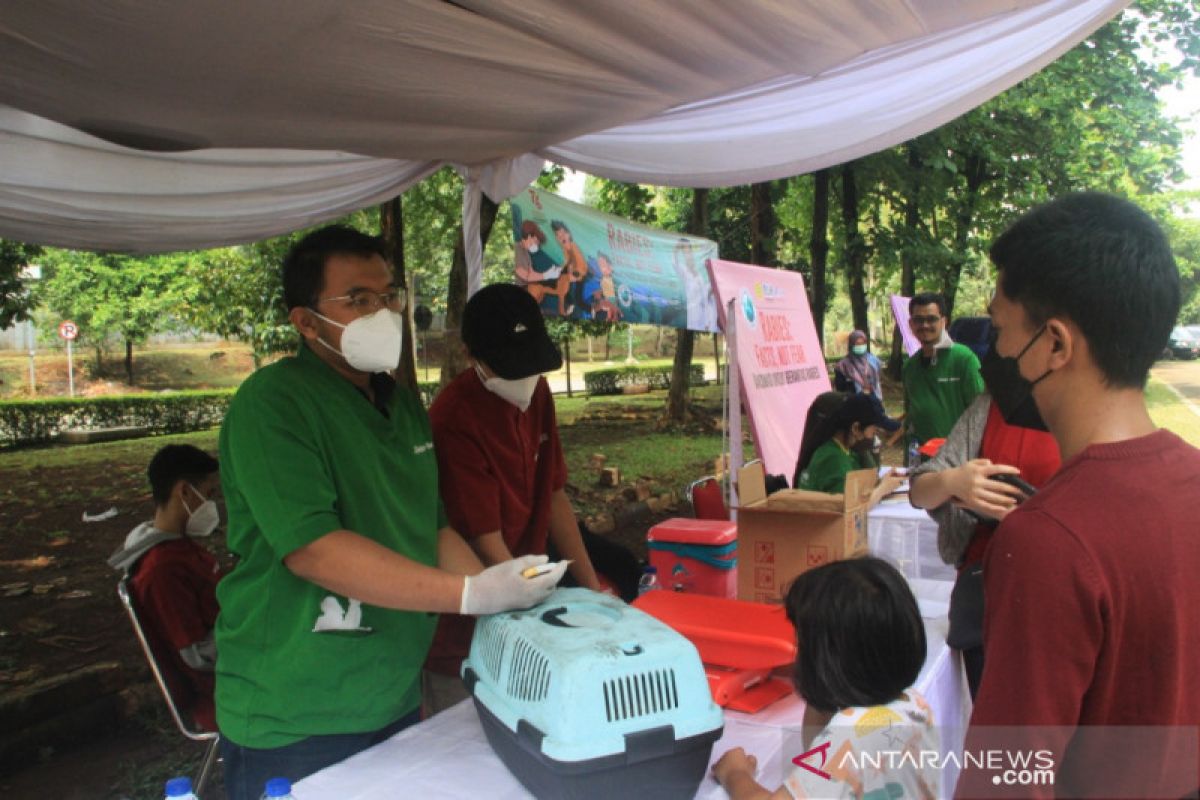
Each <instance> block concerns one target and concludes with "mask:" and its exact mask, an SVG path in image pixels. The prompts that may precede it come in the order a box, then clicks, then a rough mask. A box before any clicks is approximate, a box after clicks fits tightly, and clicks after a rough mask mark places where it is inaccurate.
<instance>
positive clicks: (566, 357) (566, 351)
mask: <svg viewBox="0 0 1200 800" xmlns="http://www.w3.org/2000/svg"><path fill="white" fill-rule="evenodd" d="M562 352H563V361H564V362H565V363H566V365H567V397H570V396H571V340H570V339H563V340H562Z"/></svg>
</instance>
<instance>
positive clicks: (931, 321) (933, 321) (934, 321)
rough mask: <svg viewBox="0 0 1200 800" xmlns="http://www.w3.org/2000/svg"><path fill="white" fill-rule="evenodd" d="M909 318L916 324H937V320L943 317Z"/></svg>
mask: <svg viewBox="0 0 1200 800" xmlns="http://www.w3.org/2000/svg"><path fill="white" fill-rule="evenodd" d="M909 319H911V320H912V322H913V324H914V325H936V324H937V321H938V320H940V319H941V317H933V316H920V317H909Z"/></svg>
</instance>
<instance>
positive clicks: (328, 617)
mask: <svg viewBox="0 0 1200 800" xmlns="http://www.w3.org/2000/svg"><path fill="white" fill-rule="evenodd" d="M384 254H385V251H384V249H383V243H382V241H381V240H380V239H378V238H375V237H370V236H367V235H365V234H362V233H359V232H358V231H354V230H351V229H349V228H344V227H329V228H324V229H321V230H319V231H316V232H314V233H311V234H309V235H308V236H306V237H305V238H304V239H302V240H301V241H300V242H299V243H297V244H296V245H295V246H294V247H293V248H292V250H291V252H290V253H289V254H288V256H287V258H286V259H285V261H284V264H283V291H284V299H285V301H286V303H287V307H288V319H289V320H290V321H291V323H292V325H293V326H294V327H295V328H296V330H297V331H298V332H299V333H300V335H301V337H302V344H301V346H300V349H299V352H298V353H297V354H296V355H295V356H293V357H290V358H284V359H282V360H280V361H278V362H276V363H274V364H271V365H270V366H267V367H264V368H262V369H260V370H258V371H257V372H255V373H254V374H253V375H251V376H250V377H249V378H247V379H246V381H245V382H244V383H243V384H242V386H241V388H240V389H239V390H238V393H237V395H236V396H235V397H234V399H233V402H232V404H231V405H230V408H229V413H228V414H227V415H226V418H225V423H224V425H222V427H221V436H220V453H221V466H222V470H221V480H222V488H223V491H224V494H225V502H226V508H227V511H228V515H229V535H228V544H229V549H230V550H231V551H233V553H234V554H235V555H236V556H237V557H238V561H237V564H236V565H235V566H234V568H233V570H232V571H231V572H230V574H229V575H228V576H226V577H225V578H224V579H223V580H222V581H221V583H220V585H219V586H218V587H217V599H218V602H219V603H220V607H221V611H220V616H219V617H218V619H217V627H216V643H217V653H218V659H217V667H216V676H217V681H216V705H217V724H218V727H219V728H220V732H221V754H222V757H223V759H224V771H225V781H226V790H227V794H228V796H229V797H230V799H231V800H243V799H245V800H253V799H254V798H257V797H259V796H260V794H261V792H262V787H263V784H264V782H265V781H266V780H267V779H268V778H271V777H286V778H290V779H291V780H293V781H295V780H299V779H300V778H303V777H304V776H306V775H309V774H311V773H313V772H316V771H317V770H319V769H322V768H323V767H325V766H328V765H330V764H333V763H336V762H338V761H341V760H343V759H345V758H347V757H348V756H350V755H353V754H354V753H356V752H358V751H359V750H363V749H365V748H367V747H369V746H371V745H372V744H375V743H377V742H379V741H382V740H383V739H385V738H387V737H389V736H391V735H392V734H393V733H395V732H396V731H398V730H400V729H402V728H404V727H406V726H407V725H410V724H412V723H413V722H415V721H417V716H418V715H417V708H418V705H419V702H420V669H421V664H422V663H423V662H424V660H425V655H426V652H427V650H428V649H429V643H430V640H431V639H432V637H433V630H434V625H435V622H436V617H435V613H438V612H457V613H461V614H475V615H478V614H490V613H495V612H498V611H504V610H507V609H510V608H525V607H528V606H531V605H534V604H535V603H537V602H540V601H541V600H543V599H545V598H546V597H547V596H548V595H549V593H550V592H551V591H552V590H553V588H554V585H555V584H556V583H557V582H558V579H559V578H560V577H561V576H562V573H563V569H564V568H565V565H562V564H560V565H556V566H555V567H554V568H553V569H552V570H551V571H549V572H547V573H546V574H544V575H541V576H538V577H534V578H525V577H523V576H522V571H523V570H525V569H527V568H529V567H530V566H535V565H539V564H542V563H545V561H546V558H545V556H526V557H525V558H521V559H514V560H511V561H506V562H503V563H500V564H497V565H495V566H493V567H490V568H488V569H486V570H484V569H483V567H482V565H481V564H480V562H479V560H478V558H476V556H475V554H474V553H473V552H472V551H471V548H470V547H468V546H467V544H466V543H465V542H464V541H463V540H462V538H461V537H460V536H459V535H458V533H456V532H455V531H454V530H453V529H451V528H450V527H448V526H447V525H446V519H445V512H444V511H443V509H442V505H441V502H440V500H439V499H438V477H437V461H436V459H435V457H434V452H433V437H432V434H431V432H430V426H429V419H428V417H427V416H426V414H425V410H424V408H423V407H422V406H421V403H420V401H419V399H418V398H417V395H416V393H415V392H414V391H412V390H410V389H409V388H407V387H403V386H399V385H397V383H396V380H395V377H394V370H395V369H396V366H397V364H398V363H399V360H400V352H401V344H402V330H403V318H402V316H401V312H403V310H404V305H405V300H404V298H405V296H404V293H403V288H402V287H400V286H398V285H397V282H396V279H395V276H394V274H393V272H392V269H391V267H390V266H389V265H388V263H387V260H386V258H385V255H384Z"/></svg>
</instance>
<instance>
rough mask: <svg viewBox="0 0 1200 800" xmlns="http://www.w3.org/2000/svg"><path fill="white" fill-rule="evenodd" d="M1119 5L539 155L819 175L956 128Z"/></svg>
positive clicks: (740, 97) (1071, 5)
mask: <svg viewBox="0 0 1200 800" xmlns="http://www.w3.org/2000/svg"><path fill="white" fill-rule="evenodd" d="M1124 5H1125V4H1124V3H1123V2H1112V0H1090V1H1089V2H1084V3H1075V2H1070V1H1069V0H1055V2H1049V3H1043V4H1040V5H1038V6H1036V7H1033V8H1027V9H1022V10H1019V11H1015V12H1013V13H1011V14H1007V15H1004V16H1002V17H998V18H993V19H989V20H985V21H981V22H978V23H974V24H971V25H967V26H964V27H963V28H960V29H956V30H954V31H946V32H941V33H936V34H931V35H929V36H926V37H922V38H921V39H919V40H915V41H909V42H902V43H898V44H896V45H892V46H890V47H888V48H886V49H883V50H880V51H875V52H871V53H865V54H863V55H862V56H861V57H859V58H857V59H855V60H853V61H851V62H850V63H847V64H845V65H842V66H840V67H838V68H836V69H833V70H830V71H829V72H827V73H825V74H822V75H818V76H806V75H793V76H788V77H786V78H781V79H777V80H774V81H771V82H769V83H767V84H763V85H759V86H755V87H751V88H749V89H745V90H742V91H738V92H734V93H731V94H728V95H724V96H722V97H718V98H714V99H712V100H707V101H702V102H698V103H692V104H690V105H687V106H683V107H680V108H678V109H675V110H672V111H669V112H666V113H663V114H659V115H656V116H655V117H653V118H651V119H648V120H645V121H643V122H636V123H630V124H627V125H621V126H618V127H615V128H611V129H609V130H606V131H600V132H597V133H592V134H587V135H585V136H581V137H579V138H577V139H574V140H571V141H568V142H563V143H562V144H558V145H553V146H550V147H546V148H543V149H542V150H541V151H540V152H541V153H542V155H544V156H545V157H546V158H547V159H549V160H551V161H555V162H557V163H560V164H563V165H565V166H568V167H572V168H574V169H579V170H582V171H584V172H590V173H593V174H596V175H602V176H604V177H606V178H611V179H614V180H621V181H630V182H638V183H652V184H659V185H669V186H692V187H706V186H729V185H740V184H748V183H757V182H760V181H766V180H773V179H775V178H780V177H784V176H789V175H800V174H804V173H808V172H813V171H816V170H818V169H823V168H825V167H829V166H832V165H834V164H841V163H845V162H847V161H851V160H853V159H855V158H859V157H861V156H864V155H868V154H870V153H873V152H876V151H878V150H882V149H884V148H887V147H891V146H892V145H896V144H899V143H900V142H903V141H906V140H908V139H911V138H913V137H915V136H918V135H920V134H922V133H925V132H927V131H930V130H932V129H933V128H936V127H938V126H939V125H942V124H944V123H946V122H949V121H950V120H952V119H953V118H955V117H957V116H959V115H960V114H963V113H965V112H967V111H969V110H971V109H972V108H974V107H975V106H977V105H979V104H980V103H982V102H984V101H985V100H987V99H988V98H990V97H992V96H993V95H995V94H998V93H999V92H1001V91H1002V90H1004V89H1006V88H1008V87H1009V86H1011V85H1013V84H1015V83H1017V82H1019V81H1020V80H1022V79H1023V78H1026V77H1028V76H1029V75H1031V74H1033V73H1034V72H1036V71H1037V70H1039V69H1041V68H1042V67H1044V66H1045V65H1046V64H1048V63H1050V62H1051V61H1053V60H1054V59H1055V58H1057V57H1058V56H1059V55H1061V54H1062V53H1064V52H1065V51H1067V50H1068V49H1070V48H1071V47H1072V46H1074V45H1075V44H1076V43H1078V42H1079V41H1080V40H1081V39H1083V38H1084V37H1085V36H1087V34H1089V33H1091V32H1092V31H1093V30H1095V29H1096V28H1098V27H1099V26H1100V25H1102V24H1103V23H1104V22H1106V21H1107V20H1108V19H1109V18H1111V17H1112V16H1113V15H1114V14H1116V13H1117V12H1118V11H1120V9H1121V8H1122V7H1123V6H1124Z"/></svg>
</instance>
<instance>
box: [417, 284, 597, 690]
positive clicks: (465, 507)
mask: <svg viewBox="0 0 1200 800" xmlns="http://www.w3.org/2000/svg"><path fill="white" fill-rule="evenodd" d="M462 339H463V345H464V346H465V347H466V349H467V354H468V362H469V363H470V368H469V369H467V370H465V371H464V372H463V373H462V374H460V375H459V376H458V377H456V378H455V379H454V380H453V381H451V382H450V384H449V385H448V386H446V388H445V389H443V390H442V391H441V392H440V393H439V394H438V396H437V399H436V400H435V401H434V403H433V405H432V406H431V407H430V409H429V419H430V422H431V423H432V426H433V445H434V451H435V452H436V453H437V460H438V486H439V490H440V492H441V495H442V502H443V505H444V506H445V508H446V515H447V516H448V517H449V519H450V524H451V526H452V527H453V528H454V529H455V530H457V531H459V532H460V533H461V534H462V535H463V537H464V538H465V539H466V540H467V542H468V543H469V544H470V545H471V547H472V548H474V550H475V552H476V554H478V556H479V558H480V560H481V561H483V563H484V565H485V566H487V565H491V564H497V563H500V562H502V561H507V560H508V559H510V558H514V557H518V556H523V555H540V554H543V553H546V552H547V549H548V545H552V548H551V549H552V550H553V551H555V552H556V554H557V557H558V558H563V559H570V560H571V565H570V568H569V569H570V575H571V577H573V578H574V580H575V582H576V583H577V584H578V585H580V586H584V587H586V588H589V589H596V590H599V589H600V583H599V582H598V580H597V578H596V572H595V570H594V569H593V568H592V562H591V560H590V559H589V557H588V553H587V551H586V550H585V549H584V545H583V541H582V538H581V536H580V532H579V525H578V523H577V522H576V520H575V512H574V509H572V507H571V501H570V499H568V497H567V494H566V492H565V491H564V489H563V487H564V486H565V485H566V482H567V470H566V465H565V463H564V461H563V454H562V446H561V444H560V443H559V439H558V425H557V423H556V422H555V416H554V399H553V398H552V397H551V395H550V387H549V385H548V384H547V383H546V380H545V378H543V377H542V373H543V372H551V371H553V370H556V369H558V368H559V367H560V366H561V365H562V356H561V355H560V354H559V352H558V348H556V347H555V346H554V343H553V342H552V341H551V340H550V337H549V335H548V334H547V333H546V324H545V321H544V320H543V319H542V314H541V311H540V310H539V308H538V304H537V302H536V301H535V300H534V299H533V298H532V297H531V296H530V295H529V293H528V292H525V291H523V290H522V289H520V288H519V287H517V286H512V285H509V284H494V285H492V286H486V287H484V288H483V289H481V290H479V291H478V292H477V293H475V295H473V296H472V297H471V299H470V300H469V301H468V302H467V305H466V308H465V309H464V311H463V320H462ZM473 632H474V620H473V619H472V618H469V617H464V616H460V615H457V614H444V615H442V618H441V620H440V622H439V624H438V630H437V634H436V636H435V637H434V641H433V647H432V649H431V650H430V652H429V658H428V660H427V661H426V664H425V666H426V669H425V687H424V688H425V692H424V701H425V707H426V708H425V710H426V712H427V713H436V712H438V711H441V710H442V709H444V708H448V707H449V706H451V705H453V704H454V703H456V702H458V701H459V700H461V699H463V698H465V697H466V696H467V693H466V691H465V689H464V687H463V685H462V680H461V679H460V678H459V667H460V665H461V664H462V661H463V659H464V658H466V657H467V655H468V651H469V649H470V644H471V635H472V633H473Z"/></svg>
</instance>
